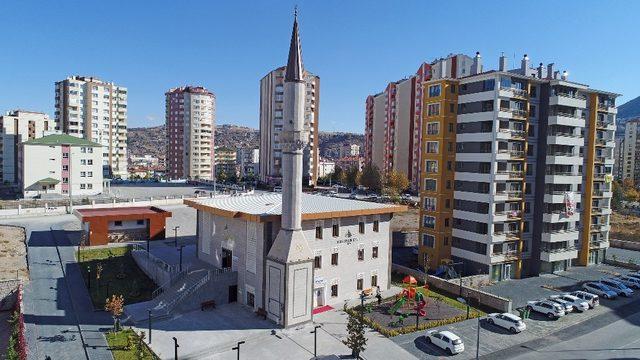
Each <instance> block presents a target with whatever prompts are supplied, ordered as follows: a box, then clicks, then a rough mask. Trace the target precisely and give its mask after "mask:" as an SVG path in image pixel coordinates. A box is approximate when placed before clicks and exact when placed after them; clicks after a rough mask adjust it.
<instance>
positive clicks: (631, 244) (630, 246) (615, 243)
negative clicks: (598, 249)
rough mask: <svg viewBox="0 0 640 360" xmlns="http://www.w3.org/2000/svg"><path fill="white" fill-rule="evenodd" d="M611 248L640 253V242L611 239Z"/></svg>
mask: <svg viewBox="0 0 640 360" xmlns="http://www.w3.org/2000/svg"><path fill="white" fill-rule="evenodd" d="M609 246H611V247H614V248H620V249H626V250H634V251H640V241H627V240H616V239H609Z"/></svg>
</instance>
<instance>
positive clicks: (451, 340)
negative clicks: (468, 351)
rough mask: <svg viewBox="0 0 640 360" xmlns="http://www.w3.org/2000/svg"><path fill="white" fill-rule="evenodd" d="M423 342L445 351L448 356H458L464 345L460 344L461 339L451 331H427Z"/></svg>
mask: <svg viewBox="0 0 640 360" xmlns="http://www.w3.org/2000/svg"><path fill="white" fill-rule="evenodd" d="M425 340H426V341H427V343H429V344H433V345H435V346H437V347H439V348H440V349H442V350H444V351H446V352H447V353H448V354H449V355H453V354H460V353H461V352H463V351H464V343H463V342H462V339H460V337H459V336H458V335H456V334H454V333H452V332H451V331H446V330H443V331H437V330H430V331H427V333H426V334H425Z"/></svg>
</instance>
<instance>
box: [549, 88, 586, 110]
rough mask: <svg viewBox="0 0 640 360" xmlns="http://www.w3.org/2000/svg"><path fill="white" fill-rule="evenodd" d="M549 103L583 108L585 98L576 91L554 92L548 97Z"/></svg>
mask: <svg viewBox="0 0 640 360" xmlns="http://www.w3.org/2000/svg"><path fill="white" fill-rule="evenodd" d="M549 105H560V106H568V107H573V108H578V109H584V108H586V107H587V98H586V97H585V96H584V95H581V94H578V93H566V92H556V93H555V94H552V95H551V96H550V97H549Z"/></svg>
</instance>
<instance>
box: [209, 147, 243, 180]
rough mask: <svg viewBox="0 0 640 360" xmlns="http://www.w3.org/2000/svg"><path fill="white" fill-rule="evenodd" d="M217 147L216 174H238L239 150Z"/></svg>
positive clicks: (228, 175)
mask: <svg viewBox="0 0 640 360" xmlns="http://www.w3.org/2000/svg"><path fill="white" fill-rule="evenodd" d="M215 149H216V150H215V158H214V161H215V164H216V175H220V174H221V173H224V174H225V175H226V176H227V177H230V176H238V164H237V156H238V155H237V150H236V149H232V148H228V147H218V146H216V147H215Z"/></svg>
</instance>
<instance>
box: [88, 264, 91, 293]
mask: <svg viewBox="0 0 640 360" xmlns="http://www.w3.org/2000/svg"><path fill="white" fill-rule="evenodd" d="M87 278H88V279H89V290H91V265H87Z"/></svg>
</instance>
